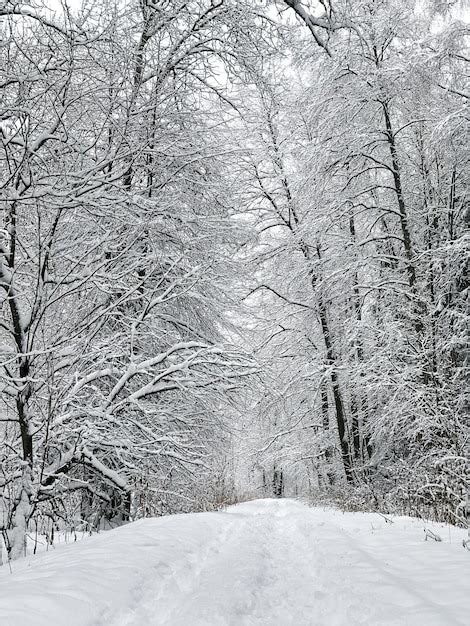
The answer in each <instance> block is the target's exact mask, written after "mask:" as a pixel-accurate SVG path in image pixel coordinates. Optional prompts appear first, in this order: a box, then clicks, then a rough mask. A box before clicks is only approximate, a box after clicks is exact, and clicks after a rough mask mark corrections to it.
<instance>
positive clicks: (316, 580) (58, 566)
mask: <svg viewBox="0 0 470 626" xmlns="http://www.w3.org/2000/svg"><path fill="white" fill-rule="evenodd" d="M393 519H394V523H393V524H388V523H386V521H385V520H384V519H383V518H382V517H380V516H379V515H377V514H373V513H345V514H343V513H341V512H339V511H335V510H331V509H327V510H324V509H320V508H308V507H307V506H305V505H303V504H301V503H299V502H296V501H293V500H256V501H253V502H247V503H244V504H241V505H238V506H234V507H230V508H229V509H227V511H223V512H218V513H199V514H193V515H176V516H171V517H165V518H158V519H146V520H140V521H138V522H135V523H133V524H129V525H127V526H124V527H122V528H118V529H116V530H112V531H109V532H106V533H103V534H100V535H98V536H93V537H89V538H85V539H84V540H83V541H81V542H78V543H75V544H71V545H63V546H60V547H59V548H58V549H56V550H54V551H52V552H48V553H43V554H39V555H36V556H35V557H28V558H26V559H23V560H21V561H17V562H16V563H14V564H13V568H14V571H13V574H10V572H9V569H8V566H4V567H3V568H0V624H1V625H2V626H43V625H44V626H46V625H47V626H255V625H256V626H257V625H260V626H261V625H262V626H288V625H291V626H354V625H360V624H362V625H366V624H367V625H368V626H382V625H383V626H385V625H387V626H405V625H409V626H453V625H457V624H460V625H462V626H464V625H466V624H468V623H469V616H470V553H469V552H468V551H466V550H464V549H463V548H462V545H461V540H462V538H463V537H464V536H465V533H464V531H461V530H460V529H457V528H454V527H444V526H443V525H440V526H439V525H432V528H433V530H435V531H436V530H437V532H439V534H440V535H441V537H442V540H443V541H442V542H441V543H436V542H434V541H427V542H425V541H424V533H423V524H422V523H420V522H419V521H418V520H414V519H411V518H405V517H401V518H393Z"/></svg>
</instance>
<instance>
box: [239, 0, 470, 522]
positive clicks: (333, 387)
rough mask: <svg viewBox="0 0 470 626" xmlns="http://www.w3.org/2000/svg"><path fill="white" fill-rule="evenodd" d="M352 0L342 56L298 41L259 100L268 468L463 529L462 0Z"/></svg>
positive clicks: (334, 19) (340, 27) (337, 22)
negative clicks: (454, 1)
mask: <svg viewBox="0 0 470 626" xmlns="http://www.w3.org/2000/svg"><path fill="white" fill-rule="evenodd" d="M294 4H295V3H294ZM332 5H333V3H332ZM341 6H342V5H341V4H340V3H335V4H334V7H335V9H336V10H335V11H334V12H333V11H332V13H331V14H330V16H329V17H330V21H329V24H330V26H329V28H326V27H325V28H320V27H319V26H317V30H316V32H317V33H320V34H322V33H323V37H325V35H328V37H327V39H324V42H325V45H326V42H327V41H328V47H327V52H328V54H323V55H322V56H321V58H319V57H318V50H317V47H315V48H314V49H312V48H310V47H309V46H308V45H307V44H305V42H304V41H302V40H300V41H297V42H296V44H295V45H294V46H293V53H292V54H293V56H294V63H293V66H292V65H291V66H290V67H289V69H288V71H287V72H280V71H279V70H278V75H277V76H276V77H275V78H274V76H273V79H274V80H271V83H270V84H271V86H270V87H269V88H265V89H264V90H260V91H259V94H258V98H257V101H258V111H259V114H258V139H257V142H256V148H255V151H254V153H253V156H252V157H251V161H250V167H249V169H247V180H248V181H249V183H248V184H249V189H250V191H249V195H250V198H251V201H252V203H253V206H256V207H257V223H258V231H259V233H260V240H261V242H262V246H259V247H258V250H257V251H256V253H255V255H254V262H255V263H256V264H258V265H261V267H262V269H261V270H258V272H259V275H261V278H260V281H259V282H260V283H262V287H261V288H260V286H259V285H258V288H257V293H256V294H253V295H252V296H251V301H252V303H253V305H254V308H256V307H259V306H262V307H263V314H262V315H261V316H260V320H259V331H260V332H261V333H262V336H263V339H262V341H261V342H259V354H260V358H262V359H264V360H265V361H266V363H267V368H268V369H269V370H270V372H271V381H272V382H271V384H270V386H269V388H268V391H267V393H266V397H265V399H264V400H263V401H261V402H260V403H259V406H258V409H257V410H256V411H255V414H254V418H253V419H254V424H255V429H256V431H257V433H258V434H257V435H255V441H256V438H258V440H259V438H261V441H265V442H266V443H265V444H264V445H256V443H255V444H253V445H254V447H255V448H256V447H257V448H258V449H261V450H263V454H264V461H263V462H262V463H261V464H258V469H257V471H256V472H255V476H257V478H256V480H258V481H260V480H261V482H262V483H263V481H264V490H265V492H272V490H273V488H274V491H276V489H277V488H278V487H277V485H278V484H279V472H280V471H281V470H282V471H283V473H284V484H285V488H286V489H289V490H290V492H294V493H295V492H296V491H297V492H299V493H302V492H305V491H308V492H309V493H312V492H314V493H315V492H317V491H318V490H323V491H324V490H326V491H328V492H330V493H331V492H337V495H338V497H339V498H342V499H344V498H345V497H346V498H347V499H348V501H349V505H350V506H376V507H379V508H388V509H390V510H402V511H405V512H407V513H410V512H411V513H413V514H420V515H421V514H422V515H433V516H436V517H438V518H440V519H445V520H448V521H450V522H452V523H459V524H465V523H466V498H467V489H468V477H469V476H468V465H467V463H468V460H467V455H468V451H469V434H470V430H469V425H470V424H469V413H468V408H469V407H468V395H467V391H466V385H468V378H467V374H468V217H469V195H468V190H469V172H470V168H469V164H470V160H469V156H470V153H469V143H468V139H469V128H470V126H469V117H468V97H469V95H470V93H469V89H468V87H469V84H468V65H469V60H470V59H469V51H468V36H469V28H468V24H465V23H464V22H462V21H459V19H458V16H459V13H458V8H457V7H454V12H453V13H449V12H446V10H445V9H444V13H443V14H440V13H436V12H434V11H433V10H432V9H433V6H432V5H430V4H428V5H426V7H423V6H420V7H418V6H414V5H413V3H409V2H398V3H397V2H393V3H392V2H388V1H386V0H383V1H376V2H374V1H370V2H356V3H354V2H352V3H347V5H346V4H345V5H344V11H345V12H344V13H342V12H341ZM441 8H443V7H441ZM461 8H462V7H461ZM462 11H463V9H462ZM461 15H464V13H462V14H461ZM301 18H302V19H303V20H304V21H307V22H308V15H306V14H302V15H301ZM313 23H315V20H314V22H313ZM308 24H309V25H310V26H311V22H308ZM333 31H335V32H334V33H333ZM281 76H282V78H281ZM250 174H251V175H250ZM261 294H262V295H261ZM260 476H261V478H260ZM272 483H274V487H273V486H272ZM345 483H346V485H345ZM258 484H259V483H258ZM345 491H346V492H347V495H345Z"/></svg>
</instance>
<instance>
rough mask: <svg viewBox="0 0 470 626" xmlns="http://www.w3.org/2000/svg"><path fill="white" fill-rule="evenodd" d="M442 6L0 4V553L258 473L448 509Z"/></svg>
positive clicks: (456, 322) (225, 498)
mask: <svg viewBox="0 0 470 626" xmlns="http://www.w3.org/2000/svg"><path fill="white" fill-rule="evenodd" d="M469 11H470V9H469V6H468V4H467V3H466V2H457V1H454V2H452V1H451V0H256V1H252V0H81V1H80V0H74V1H73V2H70V3H67V2H66V1H65V0H64V1H62V2H59V0H57V1H53V0H48V1H47V2H46V0H44V2H43V0H29V1H24V2H23V1H22V0H18V1H17V0H0V16H1V22H0V34H1V46H0V55H1V60H0V93H1V98H0V140H1V143H0V164H1V166H0V180H1V196H0V200H1V219H2V223H1V226H0V392H1V394H0V531H1V533H0V534H1V538H2V539H1V545H3V559H4V560H5V559H7V558H8V559H12V560H14V559H16V558H18V557H20V556H21V555H22V554H23V553H24V550H25V538H26V536H27V535H29V536H31V535H34V534H35V533H36V534H38V533H39V534H41V535H46V536H48V537H49V538H50V540H51V541H53V535H54V533H55V532H58V531H60V530H64V529H67V530H69V531H74V530H86V531H87V532H92V531H94V530H98V529H100V528H109V527H113V526H117V525H119V524H121V523H123V522H125V521H128V520H135V519H139V518H142V517H149V516H162V515H167V514H171V513H179V512H197V511H207V510H213V509H217V508H218V507H220V506H222V505H224V504H227V503H233V502H237V501H240V500H247V499H250V498H261V497H266V496H269V497H282V496H288V497H301V498H305V499H307V500H308V501H310V502H333V503H335V504H336V505H338V506H340V507H343V508H344V509H346V510H350V511H356V510H364V511H366V510H369V511H370V510H374V511H379V512H382V513H384V514H387V513H400V514H406V515H412V516H418V517H419V516H426V517H428V518H432V519H435V520H438V521H445V522H450V523H452V524H456V525H459V526H463V527H465V526H466V520H467V497H468V496H467V490H468V478H469V474H468V466H467V463H468V462H467V458H468V452H469V446H470V440H469V437H470V419H469V404H468V396H467V397H466V389H465V387H466V382H468V380H467V381H466V379H465V369H466V367H468V352H467V350H468V343H467V342H468V334H467V332H468V321H467V320H468V318H467V317H466V316H467V314H468V308H467V307H468V274H467V272H468V265H467V260H468V245H469V240H468V217H469V206H470V204H469V202H470V198H469V193H468V190H469V173H470V167H469V165H470V158H469V157H470V152H469V137H470V133H469V130H470V124H469V110H468V102H469V95H470V81H469V62H470V48H469V36H470V26H469ZM0 552H2V551H0Z"/></svg>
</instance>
